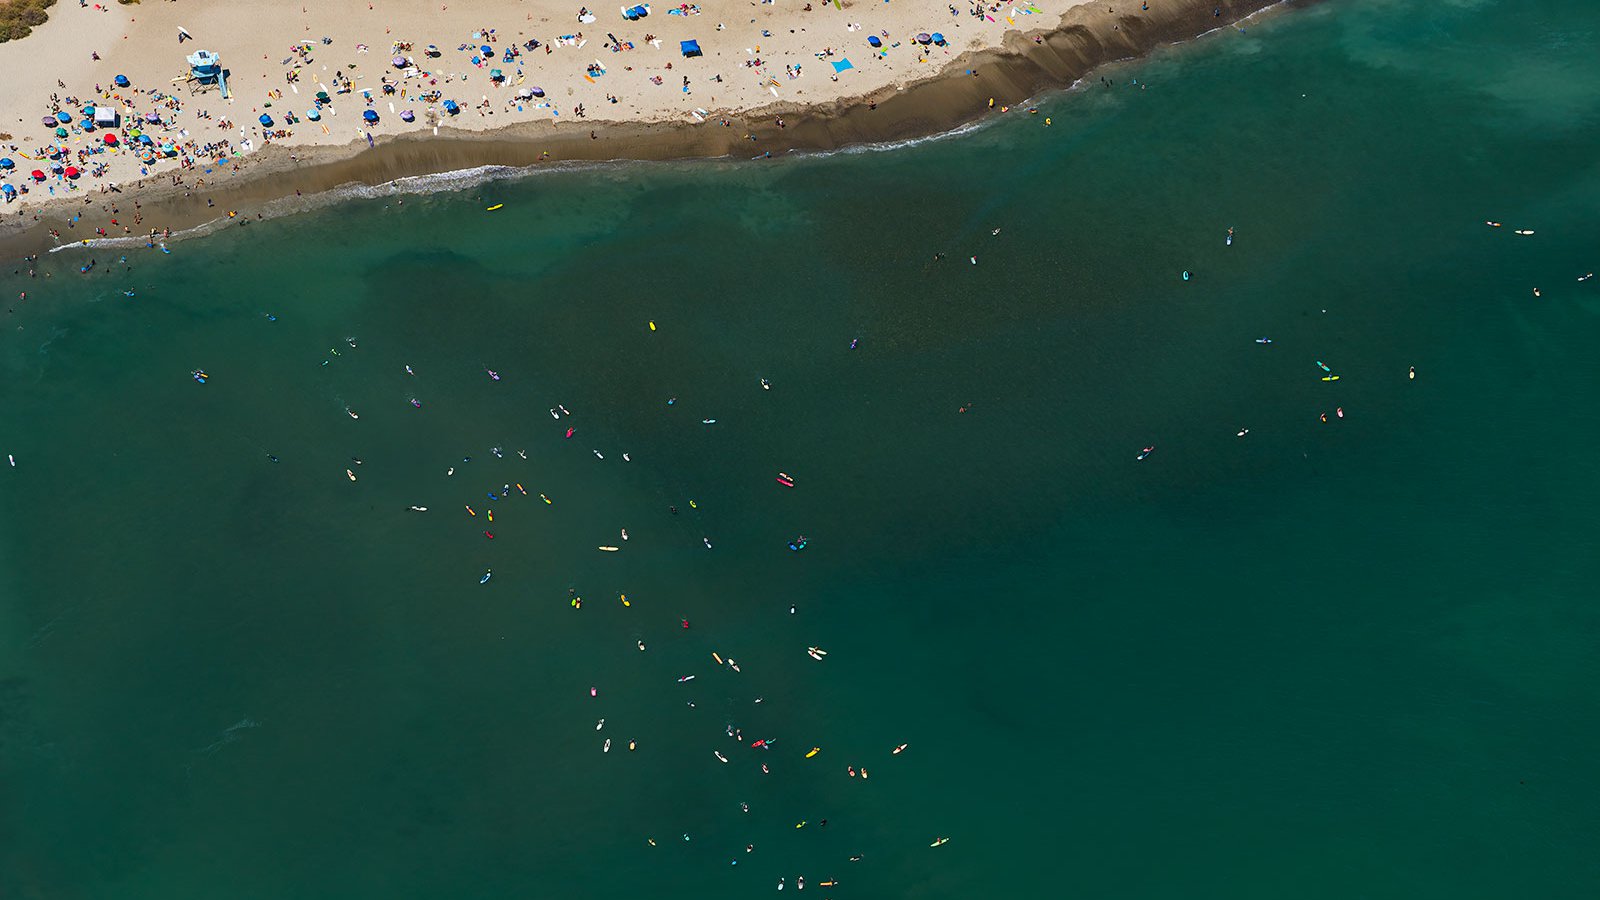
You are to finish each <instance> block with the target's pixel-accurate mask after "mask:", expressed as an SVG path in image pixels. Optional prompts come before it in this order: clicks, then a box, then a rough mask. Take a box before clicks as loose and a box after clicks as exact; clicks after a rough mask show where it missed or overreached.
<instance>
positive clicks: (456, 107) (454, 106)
mask: <svg viewBox="0 0 1600 900" xmlns="http://www.w3.org/2000/svg"><path fill="white" fill-rule="evenodd" d="M444 111H445V112H446V113H448V114H450V115H452V116H453V115H455V114H456V113H458V112H461V105H460V104H458V103H456V102H455V101H454V100H446V101H445V102H444Z"/></svg>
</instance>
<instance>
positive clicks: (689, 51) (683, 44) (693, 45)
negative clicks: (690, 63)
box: [678, 41, 702, 56]
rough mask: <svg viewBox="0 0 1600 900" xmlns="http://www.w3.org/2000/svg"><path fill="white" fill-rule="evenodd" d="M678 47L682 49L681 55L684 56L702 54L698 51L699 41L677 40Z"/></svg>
mask: <svg viewBox="0 0 1600 900" xmlns="http://www.w3.org/2000/svg"><path fill="white" fill-rule="evenodd" d="M678 49H679V50H682V51H683V55H684V56H701V55H702V54H701V52H700V42H699V41H679V42H678Z"/></svg>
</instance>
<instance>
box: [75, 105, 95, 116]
mask: <svg viewBox="0 0 1600 900" xmlns="http://www.w3.org/2000/svg"><path fill="white" fill-rule="evenodd" d="M78 111H79V112H80V113H83V114H84V115H86V116H92V115H94V107H92V106H85V107H84V108H83V109H80V110H78Z"/></svg>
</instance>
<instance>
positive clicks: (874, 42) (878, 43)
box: [867, 34, 883, 47]
mask: <svg viewBox="0 0 1600 900" xmlns="http://www.w3.org/2000/svg"><path fill="white" fill-rule="evenodd" d="M867 45H868V46H871V47H882V46H883V38H880V37H878V36H877V35H875V34H874V35H869V36H868V37H867Z"/></svg>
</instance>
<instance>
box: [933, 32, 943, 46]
mask: <svg viewBox="0 0 1600 900" xmlns="http://www.w3.org/2000/svg"><path fill="white" fill-rule="evenodd" d="M933 42H934V43H935V44H938V45H939V46H941V47H943V46H944V35H942V34H940V33H939V32H937V31H935V32H934V33H933Z"/></svg>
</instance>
